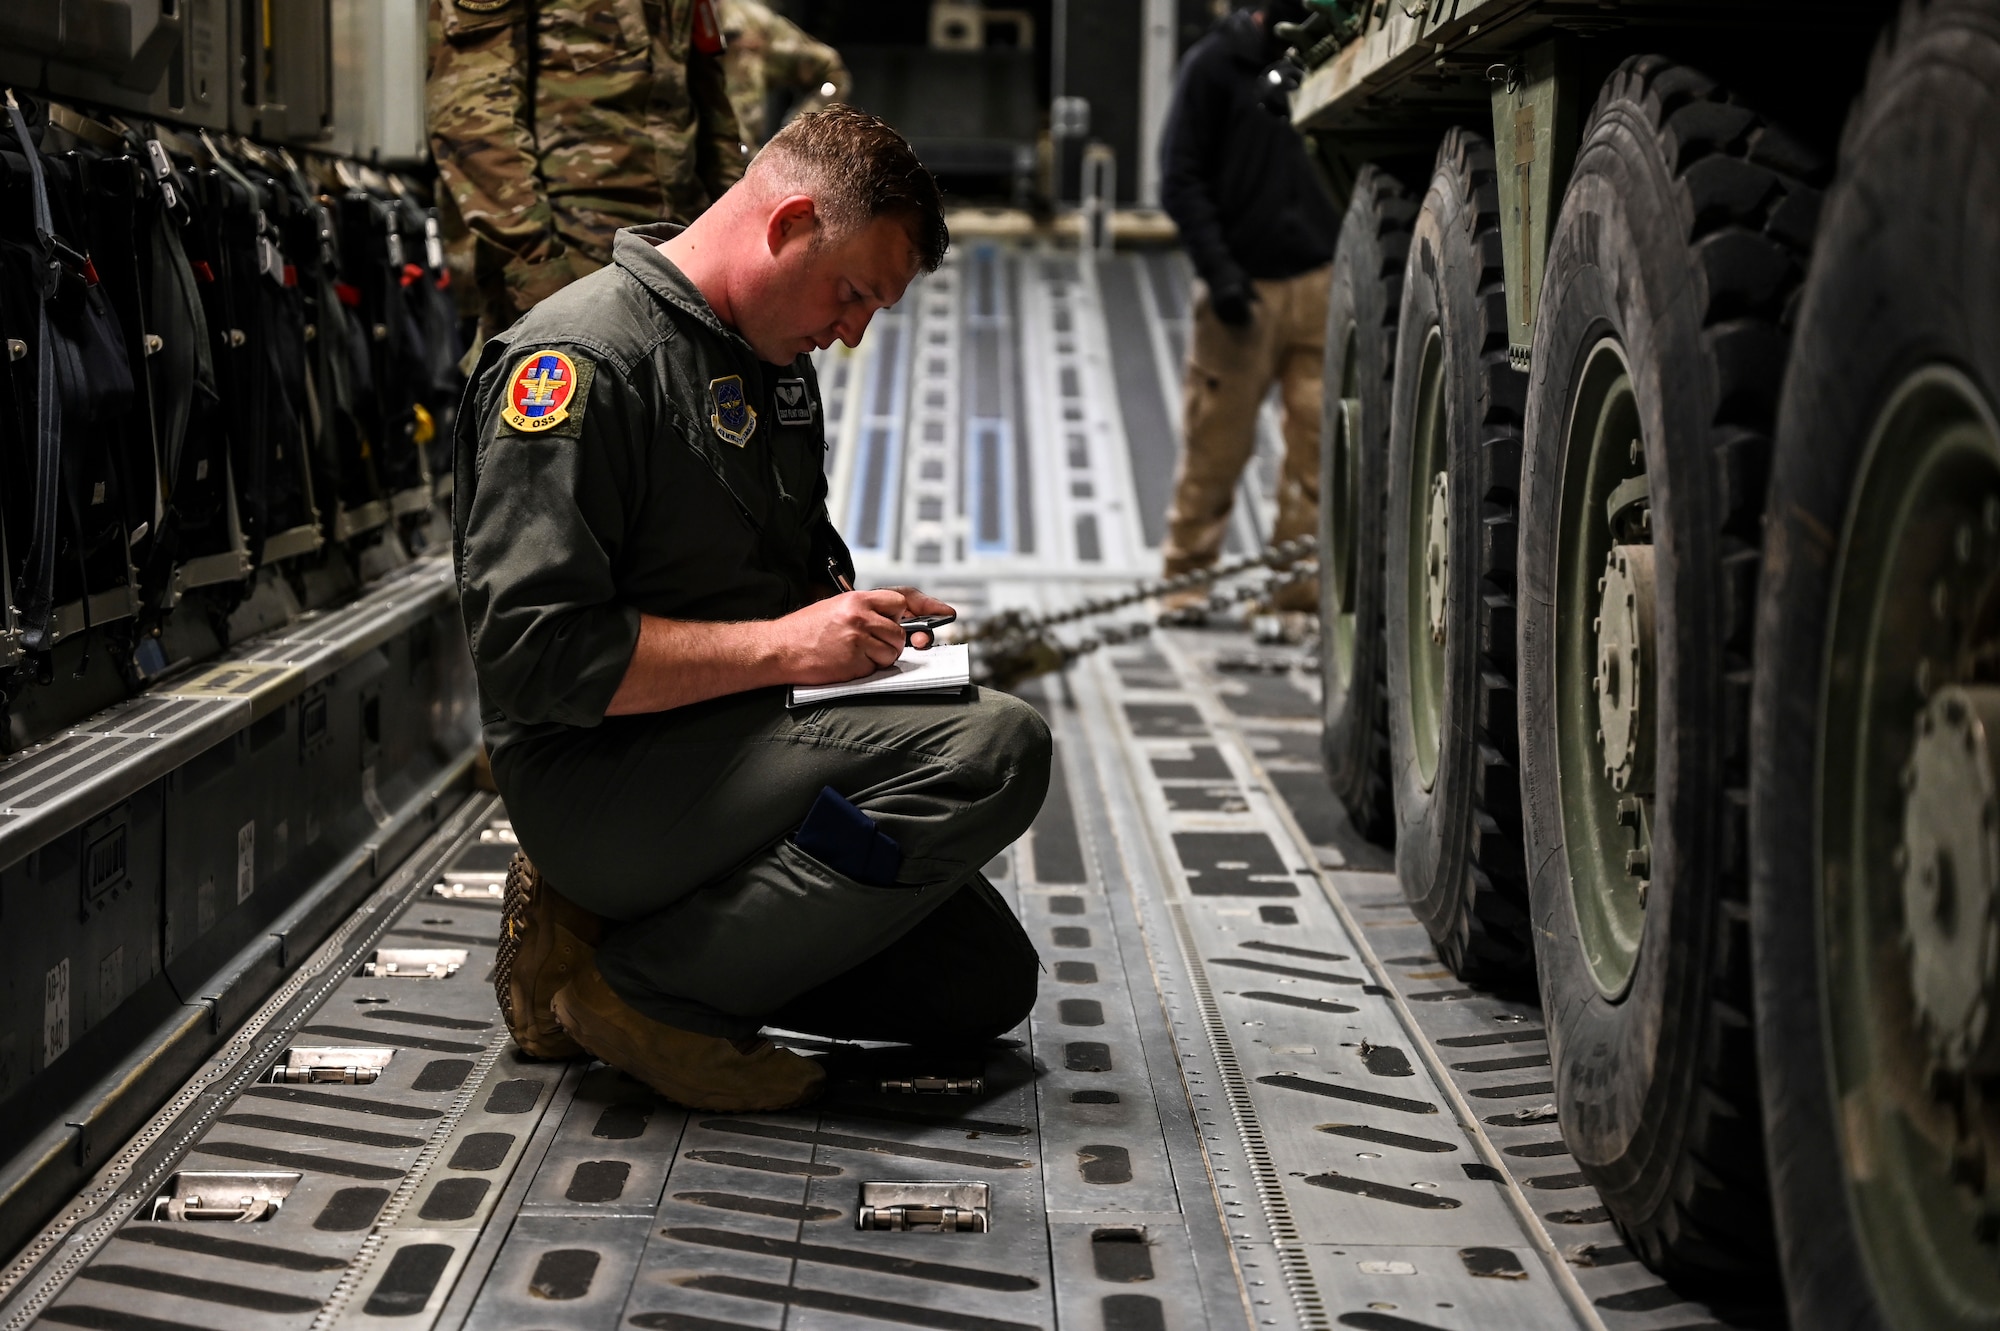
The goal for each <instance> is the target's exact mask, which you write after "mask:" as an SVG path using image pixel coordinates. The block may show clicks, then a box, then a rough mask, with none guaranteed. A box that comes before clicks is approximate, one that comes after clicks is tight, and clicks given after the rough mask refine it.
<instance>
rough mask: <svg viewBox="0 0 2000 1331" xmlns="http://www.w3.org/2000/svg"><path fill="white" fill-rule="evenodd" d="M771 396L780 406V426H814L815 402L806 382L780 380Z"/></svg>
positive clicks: (801, 380) (800, 380)
mask: <svg viewBox="0 0 2000 1331" xmlns="http://www.w3.org/2000/svg"><path fill="white" fill-rule="evenodd" d="M771 396H772V399H773V400H774V401H775V402H776V403H777V404H778V424H780V425H811V424H812V418H813V400H812V394H811V393H809V392H807V391H806V381H805V380H803V379H780V380H778V382H777V384H776V385H775V386H774V387H773V388H772V392H771Z"/></svg>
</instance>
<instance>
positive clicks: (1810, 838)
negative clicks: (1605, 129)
mask: <svg viewBox="0 0 2000 1331" xmlns="http://www.w3.org/2000/svg"><path fill="white" fill-rule="evenodd" d="M1996 124H2000V4H1997V3H1995V0H1978V2H1976V3H1965V2H1963V0H1961V2H1959V3H1950V2H1948V0H1937V2H1936V3H1930V4H1905V5H1904V6H1903V9H1902V11H1901V15H1900V17H1899V19H1898V21H1897V22H1896V23H1895V24H1894V25H1893V27H1892V28H1891V30H1890V31H1889V32H1887V33H1886V34H1885V36H1884V37H1883V39H1882V42H1881V44H1880V45H1879V46H1878V48H1877V51H1876V55H1875V59H1874V62H1873V64H1872V66H1871V68H1870V71H1869V76H1868V83H1867V86H1866V89H1865V91H1864V92H1863V94H1862V96H1861V98H1860V100H1859V101H1858V102H1857V104H1856V106H1855V108H1854V110H1853V112H1852V113H1851V114H1850V115H1849V117H1848V121H1847V127H1846V131H1845V135H1844V138H1843V142H1842V145H1841V155H1840V167H1839V176H1838V178H1837V180H1836V182H1835V184H1834V185H1833V187H1832V189H1831V190H1830V191H1829V194H1828V197H1827V201H1826V207H1825V212H1824V219H1823V221H1822V223H1821V226H1820V231H1819V236H1818V238H1817V240H1816V243H1815V247H1814V254H1813V262H1812V270H1811V275H1810V277H1809V278H1808V280H1807V283H1806V287H1805V293H1804V297H1803V300H1802V301H1801V303H1800V308H1799V314H1798V322H1797V333H1796V338H1795V344H1794V351H1793V356H1792V364H1791V369H1790V372H1789V374H1788V376H1787V379H1786V383H1785V391H1784V398H1783V404H1782V407H1781V410H1780V416H1779V426H1778V437H1777V448H1776V452H1775V455H1774V458H1773V462H1772V478H1771V490H1770V495H1771V508H1770V522H1769V531H1768V535H1767V541H1766V550H1767V554H1766V567H1767V571H1766V574H1765V577H1764V582H1763V585H1762V586H1761V587H1760V589H1759V597H1758V615H1757V674H1756V684H1755V691H1754V703H1753V708H1752V736H1751V737H1752V748H1753V752H1754V753H1755V755H1756V769H1755V772H1754V774H1753V777H1752V784H1751V829H1752V833H1753V838H1754V839H1753V844H1752V861H1753V870H1752V873H1753V876H1752V894H1751V900H1752V922H1753V931H1754V953H1755V958H1756V973H1757V974H1756V979H1757V989H1756V1000H1757V1037H1758V1039H1757V1044H1758V1051H1759V1056H1760V1058H1761V1060H1762V1074H1763V1096H1764V1107H1765V1122H1766V1125H1767V1131H1768V1132H1769V1135H1770V1152H1771V1181H1772V1190H1773V1197H1772V1200H1773V1205H1774V1209H1775V1211H1776V1216H1777V1224H1778V1235H1779V1246H1780V1256H1781V1259H1782V1269H1783V1271H1784V1275H1785V1285H1786V1290H1787V1295H1788V1299H1789V1302H1790V1305H1791V1321H1792V1325H1793V1326H1796V1327H1838V1328H1842V1331H1863V1329H1864V1328H1866V1329H1868V1331H1876V1329H1878V1328H1879V1329H1881V1331H1887V1329H1888V1328H1898V1329H1899V1331H1909V1329H1911V1328H1923V1331H1960V1328H1965V1327H1972V1326H1979V1327H1991V1326H1994V1325H1996V1324H2000V1263H1996V1262H1995V1260H1994V1247H1993V1233H1994V1230H1995V1227H1996V1226H1995V1218H1996V1215H2000V1169H1996V1166H2000V1150H1996V1146H2000V1133H1996V1122H1995V1118H1996V1115H1995V1111H1994V1109H1993V1106H1994V1105H1995V1104H1996V1102H2000V1088H1996V1086H1995V1078H1994V1076H1993V1068H1994V1064H1993V1061H1992V1058H1991V1055H1990V1053H1989V1052H1987V1049H1988V1047H1989V1046H1990V1042H1991V1040H1992V1038H1993V1034H1994V1032H1993V1030H1992V1025H1993V1023H1992V1014H1993V1012H1994V1010H1995V1008H1994V996H1995V992H1996V977H1995V974H1994V969H1995V964H1996V960H2000V958H1996V957H1995V956H1994V950H1993V945H1992V943H1991V942H1990V941H1985V940H1988V939H1990V937H1991V933H1990V931H1991V930H1992V929H1993V928H1994V919H1995V915H1994V910H1995V898H1996V885H1995V881H1994V880H1995V876H1996V871H2000V865H1996V863H1995V860H1994V857H1993V854H1992V850H1991V846H1992V840H1991V838H1992V837H1993V829H1994V826H1995V822H1996V818H2000V810H1996V805H1995V800H1994V788H1993V778H1992V767H1993V762H1994V755H1993V750H1992V745H1993V743H1994V741H1995V739H1996V736H1994V735H1993V733H1992V729H1991V728H1990V724H1989V722H1988V720H1987V718H1989V717H1990V716H1991V712H1990V711H1989V710H1988V709H1987V707H1986V704H1987V703H1990V701H1991V700H1992V699H1993V697H1994V694H1995V692H1996V690H1995V683H1996V682H2000V669H1996V661H2000V622H1996V619H2000V616H1996V600H1995V590H1996V587H2000V421H1996V414H2000V139H1996V138H1995V135H1994V132H1993V127H1994V126H1995V125H1996ZM1926 720H1928V721H1929V722H1930V724H1929V725H1928V726H1926V725H1925V724H1924V722H1925V721H1926ZM1944 741H1949V743H1943V742H1944ZM1948 852H1959V853H1948ZM1899 857H1900V860H1899ZM1947 868H1950V869H1955V873H1952V874H1943V873H1942V871H1943V870H1944V869H1947ZM1954 879H1955V882H1954V881H1953V880H1954ZM1959 939H1965V940H1969V941H1970V942H1971V943H1972V944H1973V946H1972V949H1971V951H1970V952H1961V951H1958V949H1957V941H1958V940H1959ZM1982 954H1983V955H1982ZM1982 962H1983V968H1982V964H1981V963H1982ZM1982 969H1983V973H1982ZM1976 1027H1984V1031H1983V1034H1982V1033H1981V1032H1980V1031H1978V1030H1976V1029H1975V1028H1976ZM1857 1164H1865V1166H1866V1169H1865V1171H1860V1172H1859V1176H1858V1177H1857V1172H1858V1171H1857V1170H1856V1169H1855V1166H1856V1165H1857ZM1982 1231H1983V1232H1982Z"/></svg>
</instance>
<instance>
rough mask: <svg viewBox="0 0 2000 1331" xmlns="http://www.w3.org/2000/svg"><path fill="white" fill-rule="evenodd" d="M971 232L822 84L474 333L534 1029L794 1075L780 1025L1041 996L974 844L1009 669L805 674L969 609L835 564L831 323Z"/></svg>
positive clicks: (859, 317)
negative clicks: (858, 693) (948, 688)
mask: <svg viewBox="0 0 2000 1331" xmlns="http://www.w3.org/2000/svg"><path fill="white" fill-rule="evenodd" d="M948 239H949V238H948V236H947V234H946V231H945V225H944V216H943V211H942V207H941V205H940V203H939V199H938V191H937V185H936V183H935V182H934V181H933V180H932V179H931V177H930V174H929V173H928V172H927V171H925V170H924V168H923V167H922V166H921V165H919V164H918V162H917V159H916V157H915V156H914V154H912V153H911V151H910V148H909V145H908V144H907V143H905V142H904V141H903V139H902V138H901V137H900V136H899V135H898V134H897V133H896V132H895V131H894V130H892V129H890V128H889V127H888V126H887V125H885V124H883V123H882V122H881V121H879V120H877V119H875V118H874V117H872V116H869V115H866V114H864V113H862V112H860V111H856V110H853V109H851V108H847V107H841V106H836V107H831V108H828V109H826V110H824V111H817V112H813V113H810V114H807V115H804V116H801V117H799V118H798V119H797V120H795V121H793V122H792V123H791V124H790V125H788V126H786V127H785V129H784V130H782V131H781V132H780V133H779V134H778V135H777V137H775V138H774V139H773V140H772V141H771V142H770V143H769V144H768V145H767V146H766V147H765V148H764V150H763V151H762V152H761V153H759V154H758V156H757V158H756V160H755V161H754V162H753V163H752V164H751V166H750V168H749V170H748V172H747V173H746V174H745V176H744V177H743V179H742V181H741V182H740V183H738V184H737V185H735V186H734V187H733V188H731V189H730V190H729V191H728V192H727V193H726V194H724V195H723V196H722V198H721V199H720V200H718V201H717V202H716V204H715V205H714V206H713V207H711V208H710V209H709V210H708V211H707V212H706V213H704V214H702V216H701V217H700V218H698V219H697V220H696V221H695V222H694V223H693V224H692V225H690V226H688V227H687V228H685V229H682V228H680V227H676V226H671V225H659V226H645V227H633V228H630V229H627V230H624V231H621V232H619V233H618V236H617V240H616V244H615V247H614V260H613V263H612V264H611V266H610V267H608V268H605V269H603V270H602V271H600V272H597V273H594V274H592V275H590V276H588V277H586V278H583V279H582V280H581V281H578V282H576V283H574V284H572V285H570V286H568V287H566V288H564V289H563V290H562V291H560V292H558V293H556V294H555V295H553V296H551V297H549V298H548V299H546V300H544V301H543V302H542V303H541V304H539V305H537V306H536V307H535V308H534V309H533V310H531V311H530V312H529V313H528V314H527V315H525V316H524V317H523V318H522V319H521V320H520V321H519V322H518V323H516V324H515V325H514V326H513V327H512V328H511V329H509V330H508V331H507V332H506V333H504V334H502V335H501V336H499V337H496V338H494V339H493V340H492V341H491V342H489V343H488V344H487V345H486V348H485V350H484V353H483V354H482V356H481V359H480V363H479V367H478V369H477V371H476V372H475V376H474V379H473V382H472V386H471V388H470V390H469V392H468V399H467V402H468V405H467V409H466V410H465V411H463V412H462V413H461V417H460V424H459V437H458V441H457V487H458V499H457V507H456V511H455V514H454V524H455V527H456V531H455V536H456V540H455V554H456V557H457V563H458V577H459V588H460V592H461V602H462V607H463V612H464V615H465V623H466V628H467V631H468V633H469V636H470V639H471V645H472V654H473V662H474V665H475V668H476V671H477V674H478V681H479V698H480V707H481V719H482V721H483V723H484V726H485V732H486V740H487V743H488V745H489V747H490V748H491V751H492V755H493V775H494V779H495V781H496V783H497V784H498V786H499V788H500V793H501V795H502V796H503V797H504V798H505V800H506V804H507V811H508V813H509V815H510V816H511V817H512V819H513V824H514V830H515V833H516V835H517V836H518V837H519V839H520V843H521V848H522V852H523V855H522V856H521V857H517V858H516V860H515V865H514V869H513V871H512V872H511V873H510V874H509V879H508V885H507V900H506V909H505V913H504V917H503V920H504V922H503V926H502V938H501V946H500V953H499V958H498V961H497V964H496V966H495V988H496V990H497V991H498V994H499V998H500V1005H501V1009H502V1012H503V1013H504V1014H505V1016H506V1018H507V1022H508V1026H509V1028H510V1030H511V1031H512V1033H513V1035H514V1039H515V1041H516V1042H517V1043H518V1044H519V1045H520V1047H521V1048H522V1050H523V1051H525V1052H527V1053H529V1054H532V1055H539V1056H544V1057H552V1058H554V1057H569V1056H574V1055H576V1054H578V1053H580V1052H586V1051H587V1052H588V1053H591V1054H593V1055H595V1056H597V1057H598V1058H601V1059H603V1060H604V1061H605V1062H607V1063H610V1064H612V1065H613V1066H615V1067H618V1068H620V1069H623V1070H624V1071H625V1072H627V1073H630V1074H631V1075H632V1076H634V1077H637V1078H639V1079H640V1080H642V1081H644V1082H646V1083H648V1084H649V1085H651V1086H652V1087H653V1088H654V1089H655V1090H657V1091H659V1092H660V1093H661V1094H663V1095H665V1096H667V1097H668V1098H670V1099H672V1100H675V1101H677V1102H679V1103H681V1104H683V1105H686V1106H688V1107H690V1108H696V1109H711V1110H769V1109H779V1108H784V1107H787V1106H791V1105H796V1104H802V1103H804V1102H806V1101H807V1100H810V1099H812V1098H813V1097H814V1096H815V1095H816V1094H818V1092H819V1090H820V1087H821V1085H822V1083H823V1082H824V1081H825V1072H824V1070H823V1069H822V1067H821V1066H820V1065H819V1064H818V1063H817V1062H815V1061H813V1060H811V1059H807V1058H803V1057H800V1056H799V1055H798V1054H795V1053H793V1052H791V1051H789V1050H786V1049H783V1048H780V1047H779V1046H777V1045H774V1044H772V1043H770V1042H769V1041H767V1040H763V1039H761V1038H759V1035H758V1032H759V1030H760V1029H761V1028H762V1027H764V1026H767V1025H768V1026H777V1027H782V1028H784V1029H787V1030H793V1031H804V1032H810V1033H814V1034H819V1035H824V1036H829V1037H832V1038H836V1039H859V1040H883V1041H899V1042H908V1043H913V1044H926V1045H936V1044H940V1043H962V1042H972V1041H985V1040H989V1039H991V1038H993V1037H995V1036H997V1035H999V1034H1001V1033H1002V1032H1004V1031H1006V1030H1009V1029H1011V1028H1012V1027H1013V1026H1014V1025H1015V1024H1017V1023H1018V1022H1019V1021H1021V1019H1022V1018H1023V1017H1025V1016H1026V1015H1027V1012H1028V1009H1029V1007H1030V1006H1031V1005H1032V1004H1033V1002H1034V996H1035V985H1036V978H1037V975H1038V973H1039V962H1038V960H1037V958H1036V956H1035V950H1034V948H1033V946H1032V945H1031V944H1030V943H1029V941H1028V939H1027V936H1026V935H1025V934H1024V933H1023V932H1022V930H1021V926H1020V924H1019V922H1018V921H1016V920H1015V918H1014V916H1013V914H1012V912H1010V911H1009V910H1008V908H1007V906H1006V903H1005V902H1004V901H1002V899H1001V898H1000V896H999V894H998V893H996V892H995V891H994V889H993V887H992V885H991V884H990V883H988V882H987V881H986V880H985V878H984V877H983V876H982V875H981V873H980V868H981V866H982V865H984V864H986V863H987V862H988V861H990V860H991V859H992V858H993V857H994V856H995V855H996V854H997V853H999V852H1000V851H1001V850H1002V849H1003V848H1005V847H1006V846H1007V845H1008V844H1009V843H1011V842H1013V841H1014V840H1015V839H1016V838H1018V837H1019V836H1020V835H1021V833H1022V832H1023V831H1025V830H1026V829H1027V826H1028V824H1029V822H1030V821H1031V820H1032V819H1033V818H1034V816H1035V814H1036V812H1037V811H1038V810H1039V809H1040V808H1041V804H1042V797H1043V795H1044V794H1045V793H1046V791H1047V788H1048V778H1049V732H1048V728H1047V726H1046V725H1045V724H1044V723H1043V721H1042V719H1041V717H1040V716H1039V715H1038V714H1037V713H1036V712H1035V711H1034V710H1033V709H1032V708H1030V707H1029V706H1027V705H1026V704H1024V703H1022V702H1020V701H1018V700H1017V699H1014V698H1011V697H1008V696H1006V695H1004V694H998V693H991V692H987V691H985V690H973V691H968V692H967V693H966V694H965V695H964V696H962V697H958V698H920V697H919V698H904V699H902V700H900V701H899V700H897V699H896V698H895V697H893V696H889V697H875V698H869V699H865V700H862V699H850V700H846V701H841V702H835V703H831V704H828V705H825V706H819V707H811V708H801V709H798V710H788V709H787V708H786V706H785V701H786V696H785V692H786V691H785V687H784V686H786V685H791V684H827V683H836V682H840V681H844V680H850V679H855V678H859V677H861V676H864V675H867V674H869V673H870V672H871V671H873V670H875V669H877V668H879V667H881V666H884V665H887V664H889V663H890V662H892V661H894V660H895V659H896V657H897V655H898V654H899V653H900V652H901V651H902V649H903V647H904V645H905V633H904V629H903V627H902V625H901V623H900V622H899V621H901V620H903V619H907V618H912V617H915V616H920V615H929V614H941V613H944V612H946V611H948V610H949V609H950V607H948V606H946V605H944V604H943V603H942V602H939V601H937V600H934V599H933V598H931V597H928V596H925V595H923V594H922V593H920V592H917V591H915V590H914V589H911V588H896V589H887V590H874V591H850V590H842V589H841V587H840V585H839V584H840V583H842V582H848V581H850V580H851V579H852V577H853V574H854V568H853V563H852V560H851V559H850V557H849V555H848V551H847V547H846V545H845V544H844V543H843V542H842V541H841V539H840V536H839V534H838V533H837V532H835V531H834V529H833V525H832V523H831V522H830V520H829V519H828V516H827V511H826V476H825V468H824V462H823V458H824V450H825V447H826V444H825V437H824V434H823V430H822V425H823V422H822V420H821V412H820V396H819V385H818V381H817V380H816V379H815V377H814V374H813V368H812V361H811V359H810V353H811V352H812V351H814V350H815V349H818V348H824V347H827V346H830V345H831V344H832V343H833V342H835V341H836V340H837V341H840V342H844V343H845V344H847V345H848V346H853V345H855V343H857V342H858V341H859V340H860V338H861V334H862V331H863V330H864V329H865V328H866V327H867V326H868V321H869V319H870V318H871V317H872V316H873V315H874V313H875V312H876V311H877V310H880V309H884V308H886V307H888V306H890V305H893V304H895V303H896V302H897V301H898V300H900V299H901V298H902V295H903V292H904V290H905V288H907V287H908V286H909V284H910V282H911V281H912V280H914V279H915V277H916V275H917V273H918V272H919V271H920V270H921V271H925V272H929V271H933V270H935V269H936V268H937V266H938V264H939V262H940V260H941V259H942V258H943V255H944V250H945V246H946V244H947V243H948ZM836 575H837V578H836ZM837 579H838V580H837ZM914 645H916V646H919V647H926V646H928V645H929V639H928V637H927V636H919V637H917V638H916V639H915V640H914ZM552 885H560V888H561V891H560V893H558V892H557V890H556V888H555V887H554V886H552Z"/></svg>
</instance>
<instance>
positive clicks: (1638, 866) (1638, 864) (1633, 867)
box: [1625, 850, 1653, 878]
mask: <svg viewBox="0 0 2000 1331" xmlns="http://www.w3.org/2000/svg"><path fill="white" fill-rule="evenodd" d="M1652 868H1653V857H1652V856H1651V855H1649V854H1647V853H1646V852H1645V851H1643V850H1628V851H1626V852H1625V872H1626V873H1629V874H1631V875H1632V876H1634V877H1635V878H1643V877H1645V876H1646V875H1647V874H1648V873H1650V872H1651V871H1652Z"/></svg>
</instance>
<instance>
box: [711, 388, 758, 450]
mask: <svg viewBox="0 0 2000 1331" xmlns="http://www.w3.org/2000/svg"><path fill="white" fill-rule="evenodd" d="M708 396H709V400H710V401H711V402H713V403H714V404H715V410H714V411H712V412H710V413H709V416H708V423H709V424H710V425H713V426H714V427H715V432H716V433H717V434H718V435H721V436H722V441H723V442H724V443H726V444H734V445H736V446H737V447H738V448H741V447H743V445H745V444H747V443H749V442H750V436H751V435H753V434H755V433H757V409H756V408H755V407H752V406H751V405H750V403H749V402H748V401H747V400H746V399H745V398H744V396H743V376H741V375H737V374H725V375H723V376H722V377H721V378H720V379H711V380H709V381H708Z"/></svg>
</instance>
